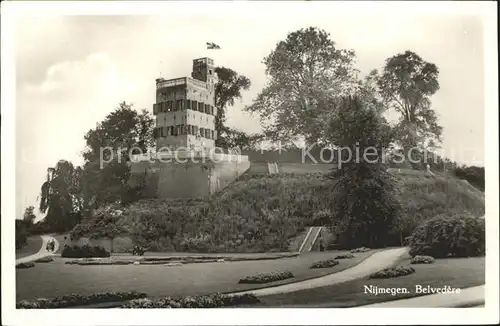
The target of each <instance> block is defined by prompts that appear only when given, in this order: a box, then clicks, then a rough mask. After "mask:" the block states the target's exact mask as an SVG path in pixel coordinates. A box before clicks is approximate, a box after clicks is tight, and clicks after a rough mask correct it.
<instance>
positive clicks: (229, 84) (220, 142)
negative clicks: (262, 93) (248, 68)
mask: <svg viewBox="0 0 500 326" xmlns="http://www.w3.org/2000/svg"><path fill="white" fill-rule="evenodd" d="M215 72H216V73H217V76H218V82H217V85H216V86H215V107H216V109H217V115H216V116H215V131H216V132H217V139H216V141H215V145H216V146H217V147H221V148H229V147H231V144H230V142H229V141H228V138H230V137H234V136H236V135H238V134H240V133H241V132H238V131H237V130H234V129H231V128H229V127H227V126H226V125H225V123H226V110H227V108H228V107H229V106H232V105H234V101H235V99H240V98H241V97H242V95H241V91H243V90H248V89H249V88H250V85H251V82H250V79H248V78H247V77H245V76H243V75H239V74H238V73H237V72H236V71H234V70H232V69H229V68H225V67H217V68H215Z"/></svg>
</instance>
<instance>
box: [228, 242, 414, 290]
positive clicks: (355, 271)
mask: <svg viewBox="0 0 500 326" xmlns="http://www.w3.org/2000/svg"><path fill="white" fill-rule="evenodd" d="M407 251H408V248H396V249H387V250H383V251H379V252H376V253H374V254H373V255H371V256H370V257H368V258H366V259H365V260H363V261H362V262H361V263H359V264H358V265H356V266H354V267H351V268H348V269H346V270H343V271H341V272H338V273H333V274H329V275H325V276H321V277H317V278H314V279H310V280H305V281H300V282H295V283H289V284H284V285H279V286H274V287H268V288H263V289H257V290H248V291H241V292H233V293H230V294H229V295H235V294H245V293H253V294H255V295H257V296H265V295H271V294H281V293H290V292H295V291H299V290H305V289H312V288H318V287H322V286H327V285H333V284H338V283H344V282H348V281H352V280H355V279H359V278H362V277H366V276H368V275H370V274H372V273H374V272H377V271H379V270H381V269H384V268H387V267H390V266H392V265H393V264H394V263H395V262H396V261H397V260H398V259H399V258H400V257H401V256H402V255H404V254H405V253H406V252H407Z"/></svg>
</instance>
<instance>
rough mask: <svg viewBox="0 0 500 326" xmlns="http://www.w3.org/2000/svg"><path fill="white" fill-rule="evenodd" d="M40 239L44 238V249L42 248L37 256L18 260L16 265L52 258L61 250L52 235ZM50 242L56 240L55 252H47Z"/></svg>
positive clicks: (42, 236)
mask: <svg viewBox="0 0 500 326" xmlns="http://www.w3.org/2000/svg"><path fill="white" fill-rule="evenodd" d="M40 237H41V238H42V247H41V248H40V250H39V251H38V252H37V253H36V254H33V255H30V256H26V257H22V258H19V259H16V265H17V264H19V263H27V262H30V261H34V260H37V259H40V258H43V257H47V256H52V255H54V252H57V250H58V249H59V242H58V241H57V240H56V239H55V238H53V237H52V236H50V235H41V236H40ZM50 240H54V244H55V245H54V251H48V250H47V242H49V241H50Z"/></svg>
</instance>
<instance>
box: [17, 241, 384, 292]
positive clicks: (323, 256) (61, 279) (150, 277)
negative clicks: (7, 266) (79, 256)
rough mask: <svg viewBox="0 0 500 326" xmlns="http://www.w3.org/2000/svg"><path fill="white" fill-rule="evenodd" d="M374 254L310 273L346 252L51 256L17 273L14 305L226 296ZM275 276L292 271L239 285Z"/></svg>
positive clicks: (355, 260)
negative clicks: (243, 257)
mask: <svg viewBox="0 0 500 326" xmlns="http://www.w3.org/2000/svg"><path fill="white" fill-rule="evenodd" d="M374 252H376V250H372V251H368V252H364V253H358V254H355V255H354V257H352V258H349V259H344V260H342V261H341V263H339V264H338V265H336V266H333V267H331V268H318V269H312V268H310V266H311V265H312V264H314V263H315V262H317V261H321V260H327V259H333V258H334V257H336V256H339V255H343V254H346V252H341V251H329V252H312V253H309V254H307V255H301V256H298V257H291V258H280V259H266V260H262V259H260V260H257V261H255V260H247V261H234V262H227V261H225V262H213V263H193V264H182V265H177V266H171V265H170V266H169V265H166V264H153V265H151V264H148V265H141V264H139V265H134V264H130V265H129V264H128V265H97V266H95V265H91V266H80V265H75V264H66V262H69V261H72V260H74V259H70V258H59V257H55V258H54V261H53V262H50V263H44V264H39V263H35V266H34V267H33V268H28V269H17V270H16V279H17V292H16V296H17V301H20V300H34V299H36V298H53V297H58V296H64V295H69V294H71V293H79V294H82V295H91V294H94V293H99V292H102V291H107V292H108V291H109V292H120V291H132V290H134V291H139V292H144V293H147V295H148V297H149V298H158V297H164V296H171V297H178V296H187V295H191V296H193V295H204V294H211V293H217V292H221V293H227V292H235V291H243V290H248V289H255V288H261V287H267V286H270V285H272V286H274V285H280V284H286V283H290V282H297V281H301V280H305V279H310V278H314V277H319V276H323V275H327V274H331V273H335V272H339V271H342V270H345V269H348V268H350V267H352V266H355V265H357V264H359V263H360V262H362V261H363V260H364V259H366V258H367V257H369V256H371V255H372V254H373V253H374ZM264 255H269V254H264ZM236 256H239V255H236ZM146 258H147V257H146ZM254 258H255V257H254ZM116 259H128V257H127V256H117V258H116ZM279 272H289V273H292V274H293V277H290V278H284V279H273V280H272V281H271V282H266V283H257V284H252V283H251V284H248V283H239V281H240V280H241V279H244V278H252V277H255V276H257V275H259V274H274V273H279Z"/></svg>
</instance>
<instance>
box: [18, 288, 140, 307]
mask: <svg viewBox="0 0 500 326" xmlns="http://www.w3.org/2000/svg"><path fill="white" fill-rule="evenodd" d="M145 297H146V293H141V292H136V291H131V292H104V293H95V294H92V295H81V294H77V293H74V294H70V295H65V296H62V297H57V298H54V299H43V298H39V299H37V300H33V301H28V300H23V301H20V302H19V303H18V304H17V305H16V308H17V309H49V308H66V307H75V306H85V305H90V304H96V303H103V302H115V301H125V300H132V299H138V298H145Z"/></svg>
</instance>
